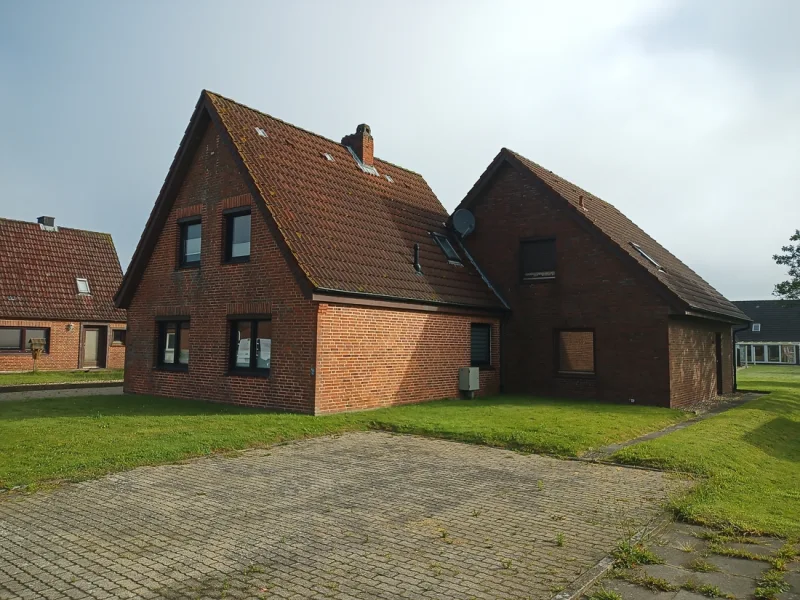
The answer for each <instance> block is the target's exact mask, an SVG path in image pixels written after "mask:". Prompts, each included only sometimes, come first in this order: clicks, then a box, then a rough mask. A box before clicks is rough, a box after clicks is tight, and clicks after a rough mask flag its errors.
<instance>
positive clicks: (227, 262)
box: [222, 255, 250, 265]
mask: <svg viewBox="0 0 800 600" xmlns="http://www.w3.org/2000/svg"><path fill="white" fill-rule="evenodd" d="M249 262H250V256H249V255H248V256H236V257H234V258H226V259H225V260H223V261H222V264H223V265H238V264H241V263H249Z"/></svg>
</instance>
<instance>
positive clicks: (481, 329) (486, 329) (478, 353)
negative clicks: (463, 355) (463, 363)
mask: <svg viewBox="0 0 800 600" xmlns="http://www.w3.org/2000/svg"><path fill="white" fill-rule="evenodd" d="M490 364H492V326H491V324H490V323H473V324H472V325H471V327H470V365H472V366H473V367H487V366H489V365H490Z"/></svg>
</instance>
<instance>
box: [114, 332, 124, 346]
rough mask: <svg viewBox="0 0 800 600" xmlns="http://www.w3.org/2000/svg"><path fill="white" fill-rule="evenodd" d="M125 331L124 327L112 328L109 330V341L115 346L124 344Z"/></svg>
mask: <svg viewBox="0 0 800 600" xmlns="http://www.w3.org/2000/svg"><path fill="white" fill-rule="evenodd" d="M126 333H127V332H126V331H125V330H124V329H112V330H111V343H112V344H113V345H115V346H124V345H125V334H126Z"/></svg>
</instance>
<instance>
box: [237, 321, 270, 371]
mask: <svg viewBox="0 0 800 600" xmlns="http://www.w3.org/2000/svg"><path fill="white" fill-rule="evenodd" d="M271 358H272V321H271V320H270V319H268V318H257V319H237V320H233V321H231V337H230V368H231V371H232V372H239V373H249V374H252V375H262V376H267V375H269V370H270V363H271Z"/></svg>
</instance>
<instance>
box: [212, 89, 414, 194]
mask: <svg viewBox="0 0 800 600" xmlns="http://www.w3.org/2000/svg"><path fill="white" fill-rule="evenodd" d="M203 93H204V94H207V95H209V96H216V97H217V98H222V99H223V100H226V101H227V102H233V103H234V104H237V105H239V106H241V107H244V108H246V109H247V110H252V111H253V112H256V113H258V114H260V115H263V116H265V117H267V118H269V119H272V120H273V121H277V122H278V123H282V124H284V125H287V126H288V127H292V128H293V129H297V130H298V131H302V132H303V133H307V134H309V135H313V136H314V137H317V138H320V139H322V140H325V141H326V142H330V143H332V144H336V145H337V146H344V144H342V142H341V141H338V142H337V141H336V140H332V139H331V138H328V137H325V136H324V135H322V134H320V133H316V132H315V131H311V130H310V129H305V128H303V127H300V126H299V125H295V124H294V123H289V121H284V120H283V119H280V118H278V117H275V116H273V115H271V114H269V113H265V112H264V111H263V110H258V109H257V108H253V107H252V106H248V105H247V104H242V103H241V102H238V101H236V100H234V99H233V98H228V97H227V96H223V95H222V94H218V93H217V92H212V91H211V90H207V89H204V90H203ZM373 160H377V161H380V162H382V163H384V164H387V165H390V166H392V167H394V168H396V169H400V170H401V171H406V172H407V173H411V174H412V175H416V176H417V177H420V178H421V179H424V178H423V177H422V175H421V174H420V173H418V172H417V171H414V170H412V169H409V168H407V167H402V166H400V165H398V164H396V163H393V162H390V161H388V160H386V159H383V158H379V157H377V156H375V157H373Z"/></svg>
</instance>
